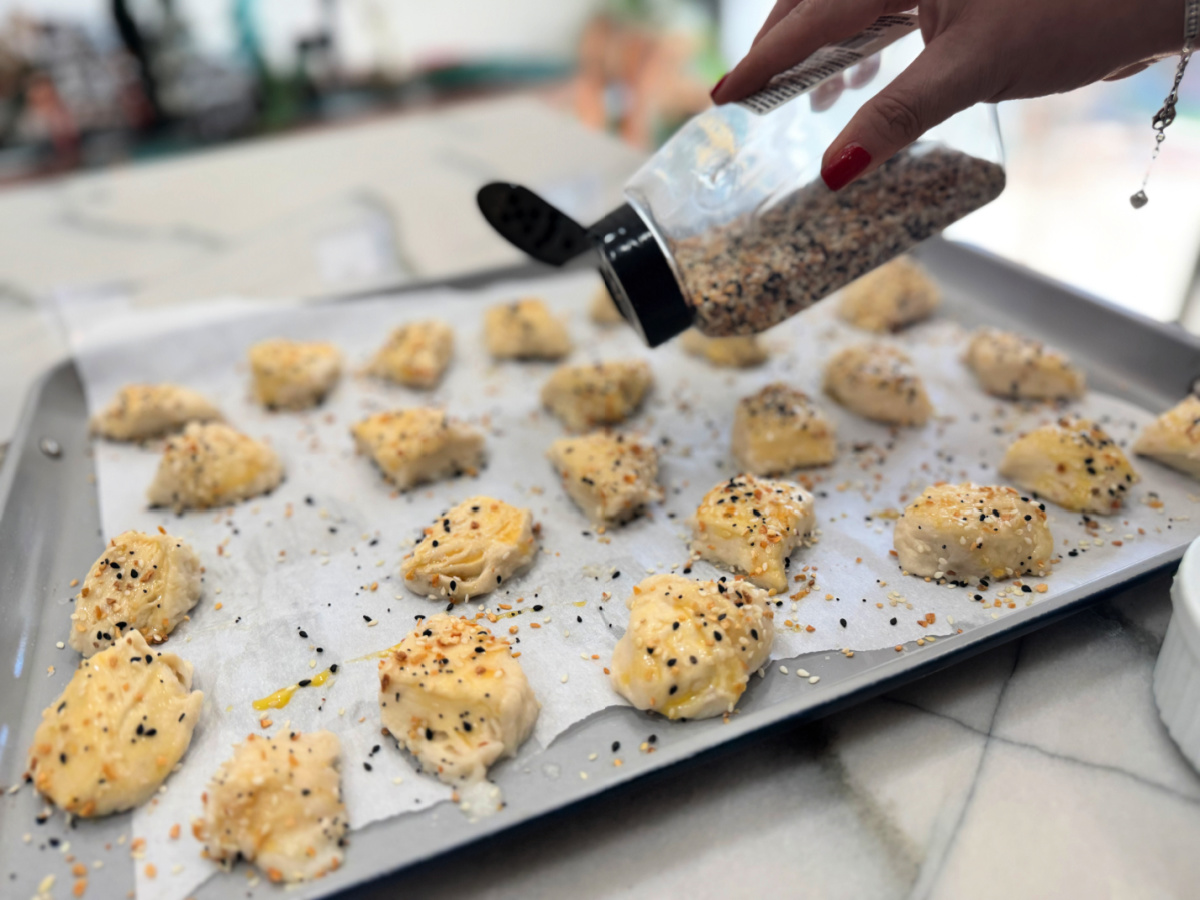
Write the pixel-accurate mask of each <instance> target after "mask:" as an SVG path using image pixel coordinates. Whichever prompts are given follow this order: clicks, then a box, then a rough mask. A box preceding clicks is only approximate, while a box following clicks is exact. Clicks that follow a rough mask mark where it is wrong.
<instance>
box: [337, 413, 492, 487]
mask: <svg viewBox="0 0 1200 900" xmlns="http://www.w3.org/2000/svg"><path fill="white" fill-rule="evenodd" d="M350 433H351V434H353V435H354V440H355V442H356V443H357V444H358V449H359V450H360V451H361V452H362V453H365V454H366V455H367V456H369V457H371V459H373V460H375V464H376V465H377V466H379V468H380V470H381V471H382V472H383V475H384V477H385V478H387V480H388V481H390V482H391V483H392V484H394V485H396V487H398V488H400V490H402V491H404V490H408V489H409V488H410V487H412V486H414V485H417V484H423V483H425V482H427V481H439V480H441V479H443V478H452V477H456V476H458V475H462V474H464V473H465V474H467V475H474V474H476V473H477V472H478V471H479V469H480V467H481V466H482V465H483V435H482V434H480V433H479V432H478V431H476V430H475V429H474V428H472V427H470V426H469V425H465V424H463V423H462V422H458V421H456V420H454V419H451V418H450V417H449V416H447V415H446V413H445V412H444V411H442V410H440V409H430V408H427V407H417V408H415V409H398V410H395V411H394V412H382V413H376V414H375V415H373V416H371V417H370V418H367V419H363V420H362V421H361V422H358V423H356V424H355V425H353V426H351V428H350Z"/></svg>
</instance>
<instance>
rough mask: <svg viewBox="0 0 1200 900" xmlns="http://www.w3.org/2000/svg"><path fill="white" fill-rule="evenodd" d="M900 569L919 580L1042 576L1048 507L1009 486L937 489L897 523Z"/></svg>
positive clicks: (1050, 543) (1049, 550) (1049, 549)
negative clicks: (917, 576) (921, 578)
mask: <svg viewBox="0 0 1200 900" xmlns="http://www.w3.org/2000/svg"><path fill="white" fill-rule="evenodd" d="M893 541H894V543H895V547H896V553H897V555H898V557H899V560H900V567H901V568H902V569H903V570H904V571H905V572H908V573H909V574H911V575H919V576H921V577H923V578H945V579H947V580H949V581H956V582H963V583H965V582H967V581H969V580H972V579H976V578H995V579H1001V578H1009V577H1012V576H1014V575H1045V574H1047V573H1048V572H1049V571H1050V558H1051V557H1052V556H1053V555H1054V538H1053V537H1051V535H1050V526H1048V525H1047V524H1046V508H1045V507H1044V506H1043V505H1042V504H1040V503H1036V502H1034V501H1031V500H1029V499H1028V498H1026V497H1022V496H1021V495H1020V494H1018V493H1017V492H1016V491H1014V490H1013V489H1012V488H1010V487H991V486H981V485H977V484H970V483H966V484H938V485H934V486H933V487H930V488H927V489H926V490H925V492H924V493H923V494H921V496H920V497H918V498H917V499H916V501H914V502H913V503H912V504H911V505H910V506H909V507H908V508H907V509H906V510H904V515H902V516H901V517H900V518H899V520H897V522H896V528H895V531H894V532H893Z"/></svg>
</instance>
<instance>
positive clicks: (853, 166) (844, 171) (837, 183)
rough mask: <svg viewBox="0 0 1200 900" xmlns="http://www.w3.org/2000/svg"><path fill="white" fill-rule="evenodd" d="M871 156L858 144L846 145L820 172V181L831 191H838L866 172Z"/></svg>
mask: <svg viewBox="0 0 1200 900" xmlns="http://www.w3.org/2000/svg"><path fill="white" fill-rule="evenodd" d="M870 164H871V154H870V153H868V152H867V151H866V150H864V149H863V148H862V147H860V146H859V145H858V144H847V145H846V146H845V147H843V148H842V152H841V153H839V154H838V155H837V156H835V157H834V158H833V162H831V163H830V164H829V165H827V166H826V167H825V168H823V169H822V170H821V180H822V181H824V182H825V186H826V187H828V188H829V189H830V190H831V191H840V190H841V189H842V188H844V187H845V186H846V185H848V184H849V183H850V182H852V181H853V180H854V179H855V178H857V177H858V176H859V175H861V174H862V173H863V172H864V171H866V168H867V166H869V165H870Z"/></svg>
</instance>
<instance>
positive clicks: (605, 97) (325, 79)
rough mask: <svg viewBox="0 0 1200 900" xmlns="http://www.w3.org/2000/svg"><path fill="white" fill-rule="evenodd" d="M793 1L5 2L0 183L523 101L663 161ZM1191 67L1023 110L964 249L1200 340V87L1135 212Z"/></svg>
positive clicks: (1005, 112) (1017, 106) (1011, 115)
mask: <svg viewBox="0 0 1200 900" xmlns="http://www.w3.org/2000/svg"><path fill="white" fill-rule="evenodd" d="M772 5H773V0H505V2H503V3H498V2H496V0H450V2H429V0H0V185H3V184H13V183H19V182H25V181H29V180H31V179H38V178H41V177H44V176H46V175H53V174H59V173H63V172H67V171H72V170H79V169H94V168H100V167H104V166H108V165H111V164H114V163H118V162H125V161H139V160H145V159H157V158H162V157H165V156H174V155H178V154H181V153H184V152H187V151H189V150H193V149H196V148H200V147H208V146H213V145H216V144H221V143H226V142H229V141H233V140H239V139H244V138H249V137H254V136H261V135H266V134H279V133H284V132H289V131H296V130H299V129H308V130H312V129H315V128H328V127H330V126H331V125H334V124H340V123H345V122H349V121H363V120H367V119H374V118H381V117H383V116H392V115H395V114H396V113H401V112H405V113H406V112H409V111H413V110H422V109H428V108H431V107H440V106H446V105H448V104H452V103H455V102H458V101H461V100H465V99H480V98H485V97H489V96H495V95H500V94H512V93H514V92H521V93H525V94H528V95H532V96H534V97H536V98H538V99H540V100H541V101H543V102H545V103H548V104H549V105H551V106H553V107H555V108H557V109H558V110H560V111H562V112H564V113H567V114H570V115H572V116H574V117H576V118H577V119H579V120H581V121H582V122H583V123H585V124H587V125H588V126H590V127H592V128H594V129H598V130H605V131H607V132H609V133H611V134H613V135H616V136H618V137H619V138H620V139H621V140H622V141H624V142H625V143H626V144H628V145H630V146H632V147H634V148H637V149H638V150H641V151H649V150H652V149H654V148H655V147H657V146H658V145H660V144H661V143H662V142H663V141H664V140H665V139H666V138H667V137H669V136H670V135H671V134H672V133H673V131H674V130H675V129H676V128H677V127H678V126H679V125H680V124H681V123H682V122H684V121H686V120H687V119H688V118H689V117H690V116H691V115H693V114H694V113H695V112H697V111H699V110H701V109H704V108H705V107H706V106H707V105H708V102H709V100H708V89H709V88H710V86H711V85H712V84H713V83H714V82H715V81H716V80H717V78H719V77H720V76H721V74H723V73H724V72H725V71H726V70H727V69H728V68H729V66H730V65H731V64H732V62H734V61H736V60H737V59H739V58H740V57H741V56H742V54H744V53H745V51H746V49H747V48H748V47H749V44H750V42H751V40H752V39H753V37H754V35H755V33H756V32H757V30H758V28H759V26H760V25H761V23H762V21H763V19H764V17H765V16H766V14H767V12H768V11H769V9H770V8H771V6H772ZM1172 68H1173V65H1172V63H1171V62H1164V63H1160V64H1159V65H1157V66H1154V67H1151V68H1150V69H1148V70H1147V71H1145V72H1144V73H1142V74H1140V75H1138V76H1135V77H1134V78H1132V79H1128V80H1126V81H1123V82H1119V83H1115V84H1107V83H1106V84H1100V85H1095V86H1093V87H1092V88H1088V89H1085V90H1083V91H1078V92H1074V93H1071V94H1067V95H1060V96H1056V97H1051V98H1046V99H1044V100H1037V101H1024V102H1020V103H1013V104H1005V105H1004V106H1003V107H1002V108H1001V119H1002V123H1003V126H1004V132H1005V138H1006V142H1007V150H1008V157H1009V159H1008V163H1009V187H1008V190H1007V191H1006V192H1005V194H1004V195H1003V196H1002V197H1001V198H1000V199H999V200H998V201H997V202H996V203H994V204H992V205H991V206H989V207H987V208H986V209H985V210H983V211H981V212H980V213H978V214H977V215H974V216H971V217H968V218H967V219H966V220H964V221H963V222H962V223H960V224H959V225H957V226H955V227H954V228H953V229H951V232H950V234H951V236H953V237H957V238H959V239H964V240H969V241H971V242H973V243H976V244H978V245H981V246H983V247H985V248H988V249H991V250H993V251H995V252H998V253H1000V254H1002V255H1004V256H1006V257H1009V258H1011V259H1014V260H1016V261H1019V262H1021V263H1024V264H1025V265H1028V266H1031V267H1033V268H1035V269H1037V270H1039V271H1041V272H1044V273H1046V274H1047V275H1050V276H1051V277H1054V278H1058V279H1060V280H1063V281H1067V282H1069V283H1071V284H1074V285H1076V286H1077V287H1080V288H1082V289H1084V290H1087V291H1090V292H1092V293H1094V294H1097V295H1099V296H1101V297H1105V298H1107V299H1110V300H1112V301H1114V302H1117V303H1120V304H1123V305H1126V306H1129V307H1133V308H1136V309H1139V310H1140V311H1142V312H1144V313H1146V314H1148V315H1151V316H1154V317H1156V318H1159V319H1162V320H1166V321H1171V320H1178V321H1182V322H1184V323H1185V324H1187V325H1188V326H1189V327H1191V328H1193V329H1195V330H1200V203H1197V202H1195V201H1196V198H1197V197H1200V119H1198V117H1197V115H1196V112H1197V109H1198V108H1200V103H1198V101H1200V80H1197V79H1200V75H1197V74H1195V73H1189V76H1192V75H1195V77H1194V78H1193V77H1189V78H1188V79H1185V81H1184V83H1183V91H1182V96H1181V102H1180V105H1179V119H1178V121H1177V122H1176V123H1175V124H1174V125H1173V127H1172V134H1171V139H1170V140H1169V141H1168V143H1167V146H1166V149H1165V151H1164V154H1163V157H1162V159H1161V160H1160V161H1159V163H1158V166H1157V167H1156V170H1155V173H1154V176H1153V179H1152V181H1151V184H1150V187H1149V194H1150V198H1151V202H1150V205H1149V206H1148V207H1147V208H1146V209H1144V210H1142V211H1140V212H1138V213H1137V214H1136V215H1134V214H1133V212H1132V211H1131V210H1130V208H1129V206H1128V203H1127V200H1126V198H1128V196H1129V194H1130V193H1131V192H1132V191H1133V190H1134V189H1136V188H1137V186H1138V184H1139V183H1140V180H1141V177H1142V174H1143V172H1144V169H1145V163H1146V160H1147V155H1148V151H1149V147H1150V146H1151V145H1152V138H1153V135H1152V132H1151V131H1150V120H1151V117H1152V115H1153V113H1154V111H1155V110H1157V109H1158V107H1159V106H1160V105H1161V102H1162V98H1163V96H1165V93H1166V89H1167V87H1168V86H1169V84H1170V78H1171V70H1172ZM579 168H580V169H581V170H583V171H581V174H580V175H579V178H580V179H583V178H584V174H583V172H585V171H586V169H587V163H586V161H584V160H581V161H579ZM297 177H302V176H300V174H299V173H297ZM581 183H582V182H581ZM571 189H572V190H575V191H576V193H578V191H579V185H574V186H573V187H571ZM385 214H386V211H385ZM3 274H4V273H0V276H3Z"/></svg>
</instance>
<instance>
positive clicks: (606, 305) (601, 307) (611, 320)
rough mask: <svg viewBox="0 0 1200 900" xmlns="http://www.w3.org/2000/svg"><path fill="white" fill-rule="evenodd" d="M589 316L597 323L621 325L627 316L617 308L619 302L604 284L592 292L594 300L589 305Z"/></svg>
mask: <svg viewBox="0 0 1200 900" xmlns="http://www.w3.org/2000/svg"><path fill="white" fill-rule="evenodd" d="M588 317H589V318H591V320H592V321H593V322H595V323H596V324H597V325H621V324H623V323H624V322H625V317H624V316H623V315H621V310H620V309H618V308H617V302H616V301H615V300H613V298H612V294H610V293H609V292H608V288H607V287H605V286H604V285H603V284H602V285H600V287H598V288H596V293H594V294H592V302H591V304H590V305H589V306H588Z"/></svg>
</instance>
